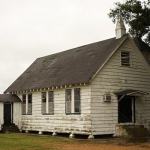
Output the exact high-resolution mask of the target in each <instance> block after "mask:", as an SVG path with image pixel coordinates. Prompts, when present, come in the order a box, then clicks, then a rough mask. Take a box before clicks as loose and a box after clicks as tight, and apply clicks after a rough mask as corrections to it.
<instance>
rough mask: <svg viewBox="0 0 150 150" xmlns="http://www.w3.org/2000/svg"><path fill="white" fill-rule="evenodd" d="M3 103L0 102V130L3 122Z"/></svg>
mask: <svg viewBox="0 0 150 150" xmlns="http://www.w3.org/2000/svg"><path fill="white" fill-rule="evenodd" d="M3 107H4V104H3V103H1V102H0V130H1V126H2V124H3V123H4V115H3V114H4V109H3Z"/></svg>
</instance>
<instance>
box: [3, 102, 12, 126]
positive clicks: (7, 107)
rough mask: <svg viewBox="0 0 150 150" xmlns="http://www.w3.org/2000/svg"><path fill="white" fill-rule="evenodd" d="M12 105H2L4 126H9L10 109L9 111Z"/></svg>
mask: <svg viewBox="0 0 150 150" xmlns="http://www.w3.org/2000/svg"><path fill="white" fill-rule="evenodd" d="M11 106H12V104H10V103H5V104H4V124H5V125H10V124H11V121H12V120H11V119H12V118H11V113H12V109H11Z"/></svg>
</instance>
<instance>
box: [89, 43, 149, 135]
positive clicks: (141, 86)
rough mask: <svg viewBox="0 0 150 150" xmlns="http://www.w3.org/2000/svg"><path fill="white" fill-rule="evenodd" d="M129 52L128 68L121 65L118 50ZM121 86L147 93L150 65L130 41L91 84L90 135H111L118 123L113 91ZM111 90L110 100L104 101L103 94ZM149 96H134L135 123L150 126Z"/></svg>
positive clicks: (121, 88) (115, 98) (115, 99)
mask: <svg viewBox="0 0 150 150" xmlns="http://www.w3.org/2000/svg"><path fill="white" fill-rule="evenodd" d="M121 50H128V51H130V52H131V67H123V66H121V61H120V52H121ZM124 89H135V90H142V91H146V92H149V93H150V68H149V66H148V64H147V63H146V61H145V59H144V57H143V56H142V54H141V52H140V51H139V50H138V49H137V48H136V47H135V45H134V44H133V43H132V42H131V41H129V40H128V41H126V42H125V43H124V44H123V45H122V46H121V47H120V49H118V50H117V52H116V53H115V54H114V55H113V56H112V58H111V59H110V60H109V61H108V62H107V64H105V66H104V68H103V69H102V70H101V71H100V72H99V73H98V74H97V76H96V77H95V79H94V80H93V82H92V83H91V91H92V103H91V111H92V130H93V134H114V133H115V127H116V124H117V123H118V100H117V96H116V95H115V94H114V92H116V91H119V90H124ZM106 93H110V94H111V96H112V101H111V103H106V102H103V95H104V94H106ZM149 108H150V96H149V95H147V96H142V97H138V98H137V99H136V112H135V113H136V122H137V123H140V124H144V125H145V126H146V127H147V128H150V109H149Z"/></svg>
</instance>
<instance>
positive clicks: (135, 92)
mask: <svg viewBox="0 0 150 150" xmlns="http://www.w3.org/2000/svg"><path fill="white" fill-rule="evenodd" d="M115 94H116V95H117V96H120V98H119V101H121V100H122V99H123V98H124V97H125V96H143V95H149V93H148V92H145V91H141V90H133V89H126V90H122V91H118V92H115Z"/></svg>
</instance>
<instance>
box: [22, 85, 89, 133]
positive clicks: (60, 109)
mask: <svg viewBox="0 0 150 150" xmlns="http://www.w3.org/2000/svg"><path fill="white" fill-rule="evenodd" d="M32 96H33V97H32V102H33V109H32V115H22V130H34V131H41V132H42V131H49V132H67V133H78V134H89V133H91V117H90V114H91V109H90V103H91V99H90V98H91V89H90V87H89V86H86V87H81V114H71V115H66V114H65V89H58V90H54V115H42V113H41V92H33V93H32ZM20 97H21V95H20Z"/></svg>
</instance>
